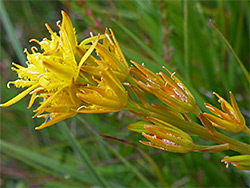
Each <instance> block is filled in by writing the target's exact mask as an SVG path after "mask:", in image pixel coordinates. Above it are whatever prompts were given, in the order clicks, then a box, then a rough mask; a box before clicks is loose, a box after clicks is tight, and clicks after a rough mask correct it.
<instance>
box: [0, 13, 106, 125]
mask: <svg viewBox="0 0 250 188" xmlns="http://www.w3.org/2000/svg"><path fill="white" fill-rule="evenodd" d="M57 25H58V27H59V28H60V31H59V36H58V35H57V34H56V33H54V32H53V31H52V30H51V29H50V27H49V26H48V25H47V24H46V27H47V29H48V30H49V32H50V34H51V40H49V39H46V38H45V39H43V40H42V41H41V42H39V41H38V40H36V39H32V40H31V42H33V41H34V42H37V43H38V44H39V45H40V46H41V49H42V50H43V53H39V52H37V49H36V47H32V48H31V51H32V53H31V54H30V53H29V52H28V51H27V50H25V52H26V54H27V59H28V61H27V67H23V66H20V65H17V64H15V63H13V65H14V66H15V67H13V68H12V70H14V71H16V72H17V74H18V77H19V79H18V80H16V81H11V82H9V83H8V85H7V86H8V87H9V85H10V84H14V85H15V86H16V87H18V88H19V87H28V88H27V89H26V90H24V91H23V92H22V93H20V94H19V95H17V96H16V97H14V98H13V99H11V100H10V101H8V102H6V103H4V104H1V107H7V106H10V105H12V104H14V103H16V102H18V101H19V100H21V99H22V98H23V97H25V96H26V95H28V94H30V95H31V99H30V103H29V106H28V108H30V107H31V106H32V104H33V103H34V101H35V100H36V99H37V98H42V99H43V102H41V103H40V106H39V107H38V108H37V109H36V110H34V112H36V114H35V115H34V117H44V118H45V119H46V121H45V123H43V124H42V125H41V126H39V127H37V128H36V129H42V128H44V127H47V126H50V125H52V124H55V123H57V122H59V121H61V120H63V119H66V118H69V117H72V116H74V115H76V114H77V113H76V112H74V111H71V108H79V107H80V106H81V105H82V104H83V102H82V101H81V100H79V99H78V98H77V97H76V91H77V90H76V87H78V85H80V84H87V83H89V80H88V78H86V77H84V75H82V74H81V73H80V68H81V66H82V65H83V64H85V63H86V62H87V61H89V57H90V56H91V53H92V52H93V51H94V49H95V47H96V45H97V43H98V40H99V38H100V36H97V37H91V38H89V39H88V41H89V42H92V44H91V45H88V44H86V49H87V50H86V51H85V52H84V53H83V54H81V55H80V56H79V54H77V46H78V45H77V41H76V35H75V30H74V28H73V26H72V23H71V20H70V18H69V17H68V15H67V14H66V13H65V12H63V11H62V24H61V25H60V22H59V21H58V22H57ZM102 37H103V36H102ZM44 112H47V113H45V114H42V113H44ZM41 114H42V115H41ZM48 120H50V121H48Z"/></svg>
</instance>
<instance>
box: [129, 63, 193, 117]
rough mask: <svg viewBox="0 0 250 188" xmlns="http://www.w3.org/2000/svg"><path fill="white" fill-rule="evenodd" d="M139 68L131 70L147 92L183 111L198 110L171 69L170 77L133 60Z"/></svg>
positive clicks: (136, 80)
mask: <svg viewBox="0 0 250 188" xmlns="http://www.w3.org/2000/svg"><path fill="white" fill-rule="evenodd" d="M131 63H133V64H134V65H135V66H136V67H137V69H138V70H139V71H138V70H137V69H135V68H131V69H130V72H131V73H132V74H133V76H134V77H135V78H136V79H135V82H136V84H137V85H138V87H140V88H141V89H142V90H143V91H145V93H148V94H151V95H154V96H156V97H157V98H159V99H160V100H161V101H162V102H163V103H165V104H166V105H168V106H169V107H171V108H172V109H175V110H176V111H178V112H181V113H190V112H194V111H195V110H196V102H195V99H194V97H193V96H192V94H191V93H190V91H189V90H188V89H187V88H186V87H185V85H184V84H183V83H182V82H181V81H180V80H179V79H178V78H176V77H175V75H174V73H171V72H170V71H169V70H167V69H166V68H165V69H166V70H167V71H168V73H169V74H170V75H171V76H170V77H169V76H167V75H166V74H164V73H163V72H160V73H158V74H154V73H153V72H152V71H150V70H149V69H147V68H146V67H145V66H143V65H140V64H138V63H136V62H134V61H131Z"/></svg>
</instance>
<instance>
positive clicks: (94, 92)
mask: <svg viewBox="0 0 250 188" xmlns="http://www.w3.org/2000/svg"><path fill="white" fill-rule="evenodd" d="M57 26H58V27H59V29H60V31H59V35H57V33H55V32H53V31H52V30H51V28H50V27H49V26H48V25H47V24H46V27H47V29H48V30H49V33H50V35H51V40H49V39H46V38H45V39H43V40H42V41H38V40H36V39H32V40H31V42H36V43H38V44H39V45H40V48H41V50H42V51H43V52H42V53H40V52H38V49H37V48H36V47H32V48H31V51H32V53H31V54H30V53H29V52H28V50H25V52H26V54H27V59H28V61H27V67H23V66H21V65H18V64H15V63H13V65H14V67H13V68H12V70H14V71H16V72H17V74H18V77H19V79H18V80H16V81H10V82H9V83H8V85H7V86H8V87H9V85H10V84H13V85H15V86H16V87H17V88H20V87H27V89H26V90H24V91H23V92H21V93H20V94H18V95H17V96H16V97H14V98H13V99H11V100H9V101H8V102H6V103H4V104H1V105H0V106H1V107H7V106H10V105H12V104H14V103H16V102H18V101H19V100H21V99H22V98H24V97H25V96H26V95H31V98H30V102H29V105H28V108H31V106H32V105H33V104H34V102H35V100H36V99H38V98H41V99H42V100H41V101H42V102H40V103H39V106H38V107H37V109H35V110H34V112H36V114H35V115H34V116H33V117H38V118H45V122H44V123H43V124H42V125H40V126H39V127H36V129H43V128H45V127H48V126H51V125H53V124H55V123H57V122H59V121H62V120H64V119H67V118H70V117H73V116H75V115H76V114H78V113H108V112H117V111H120V110H122V109H124V108H125V109H128V110H129V111H131V112H132V113H134V114H135V115H137V116H140V117H142V118H143V119H144V120H145V121H139V122H136V123H133V124H130V125H129V126H128V129H129V130H131V131H135V132H138V133H140V134H142V135H143V136H144V137H145V138H146V139H147V140H148V141H140V142H141V143H142V144H144V145H147V146H151V147H154V148H158V149H162V150H165V151H170V152H176V153H187V152H191V151H198V152H218V151H223V150H228V149H232V148H233V149H234V150H235V151H241V152H242V153H243V154H249V153H250V152H249V151H246V148H248V150H249V146H248V145H247V144H244V143H241V142H237V143H234V140H233V139H230V138H228V137H226V136H224V135H222V134H220V133H218V132H217V131H216V130H215V128H214V127H217V128H220V129H223V130H227V131H229V132H232V133H238V132H245V133H247V134H249V135H250V130H249V129H248V127H247V126H246V123H245V119H244V117H243V115H242V114H241V112H240V110H239V107H238V105H237V103H236V100H235V98H234V96H233V94H232V93H230V95H231V103H232V106H231V105H230V104H229V103H228V102H227V101H225V100H224V99H223V98H222V97H220V96H219V95H218V94H216V93H215V95H216V96H217V97H218V98H219V102H220V103H221V108H222V110H223V111H221V110H219V109H217V108H215V107H214V106H212V105H210V104H205V106H206V107H207V108H208V109H209V110H210V111H211V112H212V113H213V114H215V115H216V116H215V115H212V114H208V113H201V112H200V109H199V107H198V106H197V104H196V101H195V98H194V97H193V95H192V94H191V92H190V91H189V90H188V89H187V87H186V86H185V85H184V84H183V83H182V82H181V81H180V80H179V79H178V78H177V77H176V76H175V73H171V72H170V71H169V70H168V69H166V68H165V67H164V69H165V70H166V71H167V72H168V74H169V75H167V74H165V73H163V72H160V73H157V74H155V73H153V72H152V71H151V70H149V69H147V68H146V67H145V66H144V65H140V64H138V63H136V62H134V61H131V63H132V64H133V65H134V66H132V67H130V68H129V66H128V63H127V61H126V59H125V57H124V55H123V52H122V50H121V48H120V46H119V44H118V42H117V40H116V38H115V35H114V33H113V31H112V30H110V32H109V31H108V30H107V29H106V31H105V33H104V34H103V35H97V36H93V34H92V33H91V36H90V37H89V38H87V39H85V40H83V41H82V42H80V43H79V44H78V43H77V37H76V34H75V29H74V28H73V25H72V23H71V20H70V18H69V17H68V15H67V14H66V13H65V12H63V11H62V23H61V24H60V21H58V22H57ZM124 86H126V87H130V88H131V89H132V91H133V92H134V94H135V95H136V96H137V97H138V99H139V102H137V101H136V100H133V98H132V97H131V95H128V91H126V89H125V87H124ZM146 95H150V96H154V97H155V98H157V99H159V101H158V102H160V101H161V103H162V104H150V103H149V102H148V100H147V98H146ZM189 113H193V114H195V115H196V116H197V117H199V118H200V120H201V122H202V124H203V125H204V126H205V127H206V128H204V127H203V126H200V125H199V124H197V123H195V122H194V121H193V120H192V118H191V117H190V116H189ZM198 114H199V116H198ZM190 133H191V134H195V135H199V136H202V137H204V138H207V139H209V140H212V141H215V142H216V143H219V144H220V145H212V146H201V145H197V144H195V143H194V142H193V140H192V138H191V136H190ZM222 161H224V162H227V163H232V164H234V165H235V166H236V167H238V168H242V169H247V168H248V169H249V163H248V162H249V155H246V156H245V155H242V156H240V157H235V158H233V157H225V158H224V159H223V160H222ZM246 161H247V162H246Z"/></svg>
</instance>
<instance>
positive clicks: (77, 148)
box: [58, 121, 108, 187]
mask: <svg viewBox="0 0 250 188" xmlns="http://www.w3.org/2000/svg"><path fill="white" fill-rule="evenodd" d="M58 124H59V128H60V130H61V131H62V133H63V134H64V136H65V137H66V138H67V139H68V141H69V143H70V145H71V147H72V149H74V150H75V151H76V152H77V153H78V154H79V155H80V157H81V159H82V160H83V161H84V162H85V164H86V166H87V167H88V168H89V170H90V172H91V173H92V174H93V176H95V178H96V179H97V181H98V182H99V184H100V185H101V186H102V187H108V183H107V182H106V181H105V179H104V178H103V177H102V175H101V174H100V173H99V172H98V171H97V170H96V168H95V166H94V164H93V163H92V162H91V160H90V158H89V156H88V154H87V152H86V151H84V150H83V148H82V147H81V145H80V144H79V142H78V141H77V140H76V138H75V137H74V136H73V134H72V133H71V131H70V129H69V128H68V127H67V125H66V123H65V122H64V121H62V122H60V123H58Z"/></svg>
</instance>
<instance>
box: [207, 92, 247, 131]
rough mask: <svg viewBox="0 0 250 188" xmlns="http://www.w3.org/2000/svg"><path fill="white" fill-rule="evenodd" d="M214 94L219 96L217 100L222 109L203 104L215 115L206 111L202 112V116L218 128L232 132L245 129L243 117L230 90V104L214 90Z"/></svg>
mask: <svg viewBox="0 0 250 188" xmlns="http://www.w3.org/2000/svg"><path fill="white" fill-rule="evenodd" d="M214 94H215V95H216V96H217V97H218V98H219V100H218V102H219V103H221V108H222V110H223V111H222V110H219V109H218V108H216V107H214V106H212V105H210V104H205V106H206V107H207V109H208V110H210V111H211V112H212V113H213V114H215V115H216V116H215V115H212V114H208V113H204V116H206V118H207V119H208V120H209V121H210V122H211V123H212V125H213V126H215V127H218V128H220V129H223V130H226V131H229V132H232V133H238V132H241V131H246V129H247V127H246V125H245V119H244V117H243V115H242V114H241V112H240V110H239V107H238V105H237V103H236V100H235V98H234V96H233V94H232V93H231V92H230V96H231V103H232V106H231V105H230V104H229V103H228V102H227V101H226V100H224V99H223V98H222V97H221V96H219V95H218V94H217V93H215V92H214Z"/></svg>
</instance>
